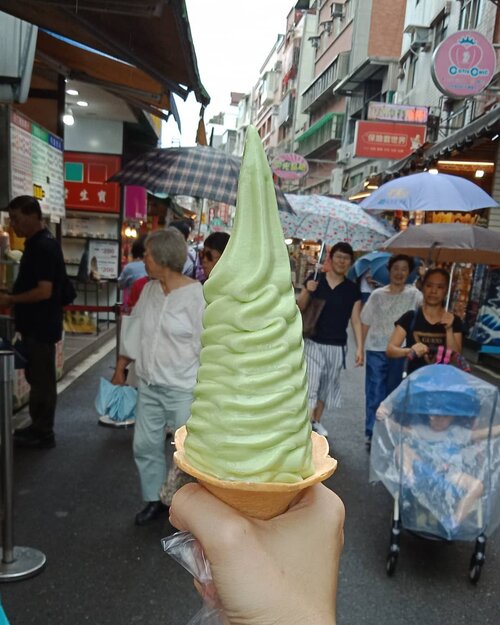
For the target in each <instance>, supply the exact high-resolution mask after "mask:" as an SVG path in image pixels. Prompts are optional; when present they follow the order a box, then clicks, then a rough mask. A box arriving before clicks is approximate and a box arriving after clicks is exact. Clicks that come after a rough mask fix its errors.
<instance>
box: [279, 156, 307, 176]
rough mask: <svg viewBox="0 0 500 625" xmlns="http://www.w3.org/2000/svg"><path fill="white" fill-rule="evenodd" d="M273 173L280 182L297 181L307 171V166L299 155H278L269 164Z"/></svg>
mask: <svg viewBox="0 0 500 625" xmlns="http://www.w3.org/2000/svg"><path fill="white" fill-rule="evenodd" d="M271 169H272V170H273V173H274V174H275V175H276V176H278V178H281V179H282V180H298V179H299V178H302V176H305V175H306V174H307V172H308V171H309V164H308V162H307V161H306V159H305V158H304V157H303V156H301V155H300V154H295V153H293V152H290V153H287V154H279V155H278V156H276V157H274V158H273V160H272V162H271Z"/></svg>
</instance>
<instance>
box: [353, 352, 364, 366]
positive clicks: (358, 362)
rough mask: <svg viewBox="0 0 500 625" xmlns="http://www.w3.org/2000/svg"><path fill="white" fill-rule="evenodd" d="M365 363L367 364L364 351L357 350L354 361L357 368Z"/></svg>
mask: <svg viewBox="0 0 500 625" xmlns="http://www.w3.org/2000/svg"><path fill="white" fill-rule="evenodd" d="M364 362H365V354H364V351H363V350H362V349H361V348H358V349H357V350H356V357H355V360H354V365H355V366H356V367H362V366H363V364H364Z"/></svg>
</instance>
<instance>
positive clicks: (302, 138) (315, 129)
mask: <svg viewBox="0 0 500 625" xmlns="http://www.w3.org/2000/svg"><path fill="white" fill-rule="evenodd" d="M334 115H335V113H327V114H326V115H323V117H321V118H320V119H318V121H317V122H315V123H314V124H313V125H312V126H310V127H309V128H308V129H307V130H306V131H305V132H304V133H302V134H301V135H300V136H298V137H297V141H298V143H301V142H302V141H305V140H306V139H307V138H308V137H311V136H312V135H313V134H314V133H315V132H318V130H319V129H320V128H323V126H324V125H325V124H328V122H329V121H330V120H331V119H333V116H334Z"/></svg>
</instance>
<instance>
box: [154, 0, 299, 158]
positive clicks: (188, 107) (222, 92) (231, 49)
mask: <svg viewBox="0 0 500 625" xmlns="http://www.w3.org/2000/svg"><path fill="white" fill-rule="evenodd" d="M186 4H187V9H188V18H189V24H190V26H191V33H192V36H193V42H194V48H195V51H196V57H197V60H198V70H199V75H200V77H201V81H202V83H203V85H204V86H205V89H206V90H207V91H208V94H209V95H210V97H211V102H210V105H209V106H208V107H207V109H206V111H205V123H207V122H208V120H209V119H210V118H211V117H213V116H214V115H216V114H217V113H220V112H221V111H226V110H227V108H228V107H229V101H230V93H231V91H236V92H242V93H247V92H249V91H250V89H251V88H252V86H253V85H254V84H255V83H256V82H257V80H258V78H259V70H260V68H261V66H262V65H263V63H264V61H265V60H266V57H267V55H268V54H269V52H270V51H271V48H272V47H273V45H274V44H275V42H276V38H277V36H278V34H280V33H284V32H285V28H286V18H287V15H288V13H289V11H290V9H291V8H292V6H293V5H294V4H295V1H294V0H247V1H243V0H216V1H214V2H210V1H209V0H186ZM176 102H177V106H178V109H179V113H180V117H181V121H182V136H180V137H179V133H178V131H177V128H176V124H175V122H174V121H173V120H172V119H171V120H170V121H169V122H168V124H167V126H166V131H165V132H164V135H163V145H164V146H165V147H170V145H172V144H173V143H175V144H176V145H179V140H180V145H183V146H187V145H194V144H195V136H196V128H197V125H198V114H199V110H200V104H199V103H197V102H196V100H195V98H194V97H192V96H190V97H189V98H188V100H187V101H186V102H184V101H183V100H182V99H180V98H176Z"/></svg>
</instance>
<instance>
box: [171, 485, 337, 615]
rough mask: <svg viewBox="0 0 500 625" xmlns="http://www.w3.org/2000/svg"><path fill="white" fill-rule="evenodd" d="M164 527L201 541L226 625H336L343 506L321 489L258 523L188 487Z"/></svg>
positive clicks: (199, 489) (178, 495)
mask: <svg viewBox="0 0 500 625" xmlns="http://www.w3.org/2000/svg"><path fill="white" fill-rule="evenodd" d="M170 522H171V523H172V525H174V526H175V527H177V528H178V529H180V530H182V531H189V532H191V533H192V534H193V535H194V536H195V537H196V538H197V539H198V540H199V542H200V543H201V545H202V547H203V551H204V553H205V555H206V556H207V558H208V560H209V562H210V568H211V571H212V576H213V580H214V583H215V587H216V589H217V595H218V598H219V601H220V603H221V605H222V609H223V611H224V613H225V615H226V618H227V619H228V622H229V624H230V625H299V624H300V625H335V606H336V594H337V579H338V568H339V560H340V553H341V551H342V546H343V540H344V535H343V526H344V506H343V504H342V502H341V501H340V499H339V498H338V497H337V495H335V494H334V493H333V492H332V491H331V490H330V489H328V488H327V487H326V486H323V485H322V484H318V485H316V486H312V487H310V488H308V489H306V490H304V491H302V494H301V495H300V496H299V497H298V498H297V499H296V500H295V502H294V504H293V505H292V506H291V507H290V509H289V510H288V511H287V512H285V513H284V514H281V515H279V516H277V517H275V518H274V519H270V520H269V521H259V520H256V519H250V518H248V517H246V516H244V515H242V514H240V513H239V512H237V511H236V510H234V509H233V508H231V507H230V506H228V505H227V504H225V503H223V502H221V501H219V500H218V499H217V498H216V497H214V496H213V495H211V494H210V493H209V492H208V491H207V490H205V489H204V488H203V487H202V486H200V485H198V484H188V485H186V486H184V487H183V488H181V489H180V490H179V491H177V493H176V494H175V495H174V498H173V500H172V505H171V507H170Z"/></svg>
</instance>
